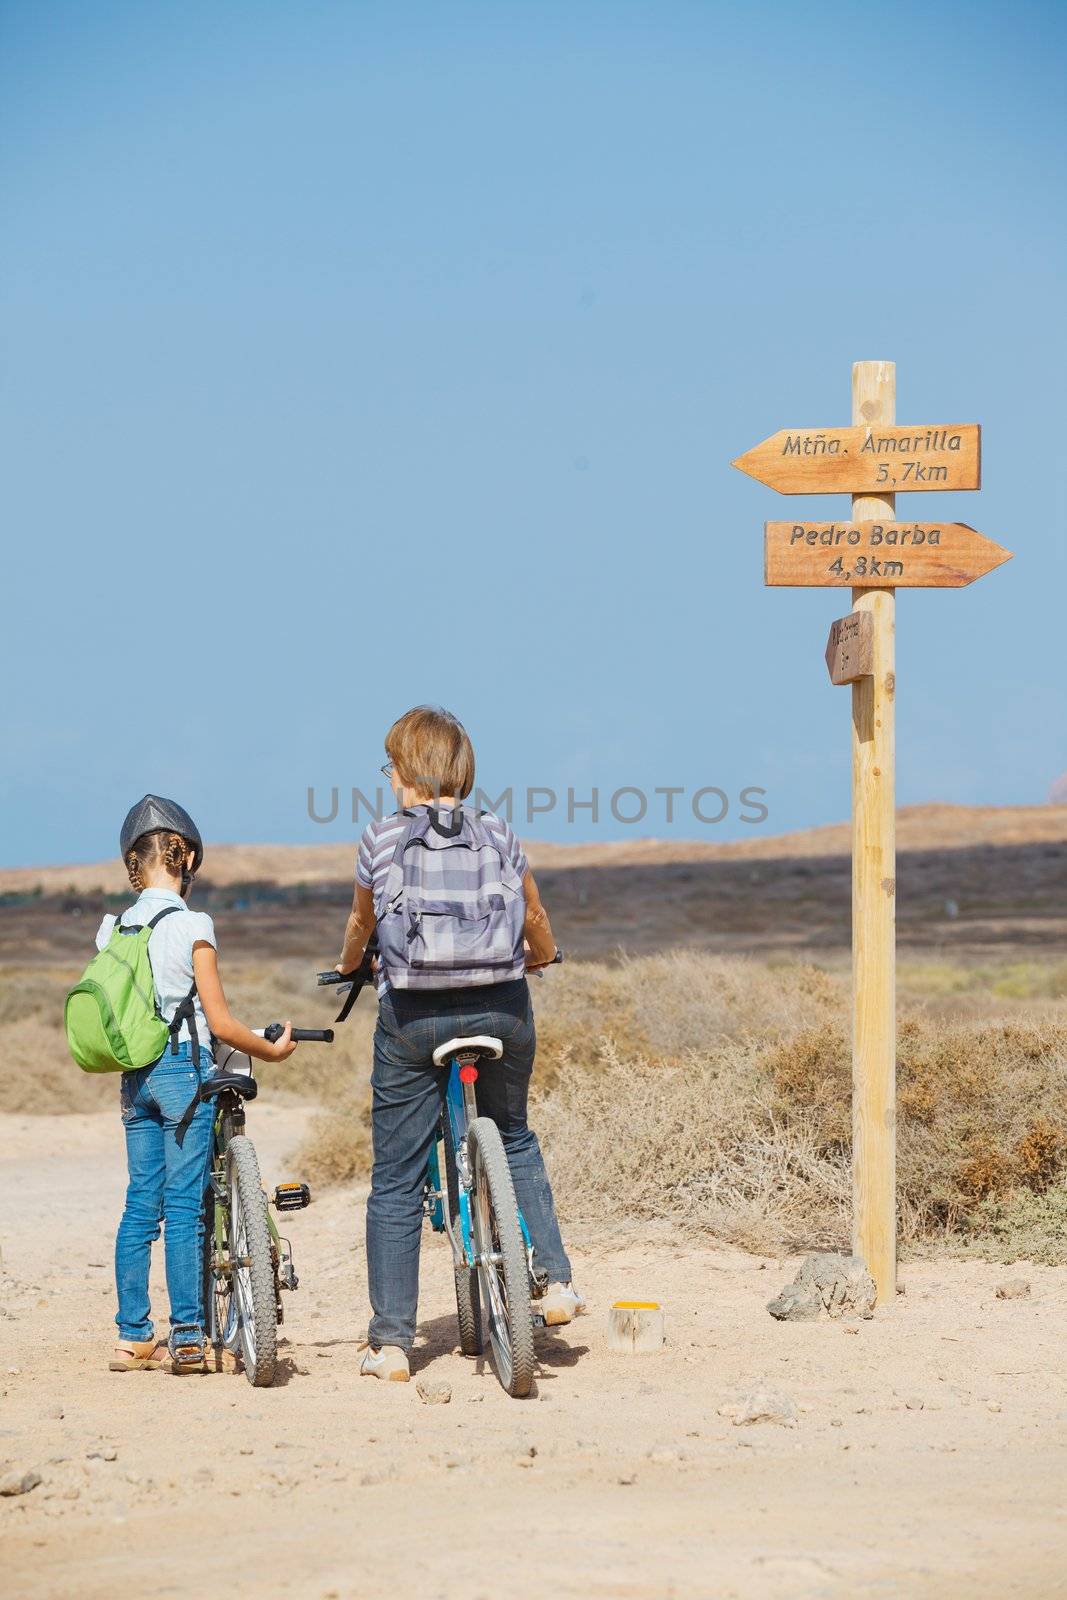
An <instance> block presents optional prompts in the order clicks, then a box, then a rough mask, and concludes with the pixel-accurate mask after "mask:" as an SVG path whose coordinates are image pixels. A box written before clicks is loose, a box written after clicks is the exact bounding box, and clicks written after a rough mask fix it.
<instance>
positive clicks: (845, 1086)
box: [0, 952, 1067, 1260]
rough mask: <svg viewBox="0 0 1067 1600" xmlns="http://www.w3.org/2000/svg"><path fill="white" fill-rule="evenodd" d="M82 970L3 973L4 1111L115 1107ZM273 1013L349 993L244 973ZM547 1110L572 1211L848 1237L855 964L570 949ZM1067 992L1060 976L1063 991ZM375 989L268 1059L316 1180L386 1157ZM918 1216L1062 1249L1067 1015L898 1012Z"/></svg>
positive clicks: (614, 1223) (740, 1236) (905, 1130)
mask: <svg viewBox="0 0 1067 1600" xmlns="http://www.w3.org/2000/svg"><path fill="white" fill-rule="evenodd" d="M73 976H74V975H73V974H68V973H65V972H59V971H58V970H55V971H53V970H51V969H48V970H41V971H36V970H31V971H29V972H24V973H13V972H12V971H10V970H8V971H7V972H5V974H4V976H3V978H2V980H0V1020H3V1021H4V1030H5V1031H4V1046H5V1047H4V1050H3V1052H2V1054H0V1109H2V1110H8V1111H20V1112H47V1113H54V1112H56V1111H75V1110H88V1109H93V1108H94V1107H99V1108H104V1109H106V1108H109V1107H111V1106H112V1105H114V1103H115V1100H116V1098H117V1089H116V1086H115V1082H114V1080H113V1079H112V1078H110V1077H103V1078H94V1077H90V1076H87V1075H86V1074H83V1073H81V1072H79V1071H78V1070H77V1068H76V1067H75V1066H74V1065H73V1063H72V1062H71V1061H70V1059H69V1056H68V1055H67V1051H66V1044H65V1040H64V1038H63V1034H62V1029H61V1018H62V1001H63V995H64V992H65V990H66V988H67V986H68V984H69V982H70V981H71V979H72V977H73ZM226 981H227V989H228V993H229V996H230V1001H231V1004H232V1006H233V1009H234V1011H235V1012H236V1013H237V1014H238V1015H240V1016H242V1017H244V1018H246V1019H247V1020H249V1021H251V1022H254V1023H257V1024H258V1023H262V1022H266V1021H268V1020H271V1019H272V1018H282V1017H285V1016H290V1015H291V1016H293V1018H294V1019H295V1020H296V1021H298V1022H301V1023H304V1024H305V1025H312V1026H314V1025H321V1024H323V1023H325V1022H327V1021H328V1020H329V1019H330V1017H331V1016H332V1012H333V1007H334V1005H335V1004H336V1000H335V997H332V996H330V995H329V994H328V993H326V992H322V991H315V990H313V989H312V988H311V987H310V986H309V982H308V977H307V973H306V972H305V970H304V966H303V964H302V963H300V964H297V963H292V962H290V963H285V962H282V963H277V962H273V963H271V964H270V965H269V966H268V965H263V966H257V965H251V964H248V965H238V966H236V967H235V968H231V969H229V970H228V971H227V975H226ZM533 987H534V994H535V1007H536V1011H537V1020H538V1036H539V1048H538V1064H537V1071H536V1074H535V1079H534V1094H533V1100H532V1112H531V1119H532V1121H533V1123H534V1126H535V1127H536V1128H537V1129H538V1131H539V1133H540V1135H541V1138H542V1142H543V1144H544V1147H545V1151H546V1155H547V1157H548V1160H549V1165H550V1169H551V1172H552V1177H553V1184H554V1187H555V1190H556V1195H557V1201H558V1203H559V1207H560V1211H561V1214H562V1216H563V1217H564V1219H565V1221H566V1223H567V1225H568V1227H569V1228H570V1229H571V1230H572V1231H574V1230H576V1229H577V1230H580V1229H582V1228H584V1227H587V1226H588V1227H590V1228H595V1229H596V1230H597V1232H598V1233H599V1232H602V1231H603V1230H604V1229H606V1228H614V1229H625V1228H630V1227H632V1226H633V1224H634V1223H635V1222H640V1223H641V1225H642V1226H648V1225H655V1224H659V1225H662V1226H664V1227H669V1228H671V1229H673V1230H674V1231H675V1232H678V1231H681V1232H686V1231H688V1232H694V1231H698V1232H711V1233H714V1234H717V1235H718V1236H719V1237H722V1238H725V1239H730V1240H733V1241H735V1242H737V1243H738V1244H742V1245H745V1246H749V1247H751V1248H755V1249H760V1250H764V1251H770V1250H777V1249H782V1248H798V1247H808V1246H816V1245H824V1246H829V1247H833V1248H837V1247H842V1246H845V1245H847V1243H848V1235H849V1216H850V1205H851V1178H850V1164H851V1134H852V1130H851V1052H850V1048H849V1042H848V1017H847V1010H848V1008H847V988H846V983H845V979H844V977H843V976H831V975H829V974H827V973H826V972H824V971H822V970H820V969H818V968H816V967H813V966H805V965H803V964H800V963H795V964H794V963H786V964H782V965H778V966H770V965H768V964H764V963H759V962H755V961H746V960H729V959H726V958H719V957H713V956H705V955H700V954H694V953H686V952H679V953H676V954H671V955H664V956H657V957H652V958H648V959H634V960H624V961H622V962H620V963H618V964H616V965H611V966H609V965H606V964H600V963H588V964H585V963H574V964H573V965H567V966H565V967H563V968H562V969H560V970H559V971H558V972H554V973H552V974H551V975H550V976H549V977H548V978H547V979H546V980H545V981H544V982H543V983H537V984H535V985H534V986H533ZM1051 987H1055V985H1054V984H1050V988H1051ZM374 1017H375V1007H374V1003H373V1000H372V998H371V997H370V996H368V997H367V998H366V999H365V1000H362V1001H361V1002H360V1004H359V1005H358V1006H357V1007H356V1009H355V1012H354V1013H353V1016H352V1018H351V1019H350V1020H349V1022H348V1023H346V1024H345V1026H344V1028H343V1029H340V1030H338V1036H337V1042H336V1043H335V1044H334V1045H332V1046H323V1047H317V1046H306V1047H304V1048H301V1049H299V1050H298V1051H297V1052H296V1054H295V1055H294V1056H293V1057H292V1058H291V1060H290V1061H288V1062H286V1063H283V1064H281V1065H280V1066H278V1067H260V1068H258V1069H257V1071H258V1075H259V1077H260V1081H261V1083H262V1085H263V1089H264V1091H265V1092H266V1093H269V1094H271V1095H277V1094H289V1095H294V1096H297V1097H299V1098H301V1099H304V1100H307V1099H312V1100H316V1101H318V1102H319V1103H320V1104H321V1105H322V1107H323V1110H322V1113H321V1114H320V1115H319V1116H318V1117H317V1118H316V1119H315V1120H314V1122H313V1123H312V1126H311V1129H310V1133H309V1136H308V1138H307V1140H306V1142H305V1147H304V1150H303V1152H302V1154H301V1159H302V1162H303V1163H304V1170H305V1171H306V1172H307V1174H308V1176H309V1177H310V1178H312V1179H313V1180H314V1181H315V1182H316V1183H319V1184H322V1183H329V1182H337V1181H345V1180H348V1179H351V1178H364V1177H366V1176H367V1174H368V1172H369V1164H370V1137H369V1115H368V1109H369V1076H370V1059H371V1034H372V1031H373V1026H374ZM897 1108H898V1135H899V1136H898V1193H899V1204H900V1227H901V1235H902V1238H903V1241H904V1243H905V1245H907V1246H908V1247H909V1248H911V1249H913V1250H926V1249H933V1248H938V1249H944V1248H945V1247H946V1246H948V1247H950V1248H952V1249H956V1250H964V1251H968V1250H970V1251H980V1252H982V1253H985V1254H991V1255H995V1256H998V1257H1011V1256H1018V1255H1027V1256H1033V1257H1039V1258H1040V1259H1043V1260H1067V1185H1065V1179H1067V1024H1065V1022H1064V1020H1063V1013H1062V1010H1061V1009H1060V1008H1059V1007H1058V1006H1057V1005H1056V1004H1055V1001H1054V999H1053V1000H1052V1001H1050V1004H1049V1008H1048V1010H1047V1011H1046V1014H1045V1015H1043V1016H1034V1017H1029V1018H1027V1017H1024V1016H1022V1015H1020V1014H1018V1013H1016V1012H1014V1011H1013V1012H1012V1013H1011V1014H1010V1015H1009V1016H1008V1017H1006V1018H999V1019H989V1018H988V1017H981V1018H978V1019H975V1018H973V1017H964V1018H956V1019H955V1020H952V1019H944V1018H941V1017H939V1016H937V1015H934V1014H931V1013H930V1012H929V1011H928V1010H926V1009H925V1008H924V1009H921V1010H918V1011H914V1012H912V1013H910V1014H909V1013H905V1015H904V1016H903V1018H902V1020H901V1024H900V1028H899V1049H898V1073H897Z"/></svg>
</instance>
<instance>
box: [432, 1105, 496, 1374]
mask: <svg viewBox="0 0 1067 1600" xmlns="http://www.w3.org/2000/svg"><path fill="white" fill-rule="evenodd" d="M441 1126H442V1131H443V1136H444V1144H445V1190H446V1193H447V1199H448V1217H449V1221H450V1222H451V1223H452V1226H453V1227H454V1228H455V1230H456V1232H457V1234H458V1233H459V1173H458V1172H457V1170H456V1152H455V1150H454V1149H453V1148H452V1124H451V1123H450V1122H449V1120H448V1116H447V1114H446V1115H445V1117H444V1118H443V1119H442V1124H441ZM452 1271H453V1275H454V1277H455V1280H456V1316H457V1319H458V1321H459V1347H460V1349H461V1350H462V1352H463V1354H464V1355H465V1356H480V1355H482V1353H483V1352H484V1350H485V1343H484V1341H483V1339H482V1298H481V1295H480V1293H479V1291H478V1272H477V1269H476V1268H475V1267H459V1266H457V1265H456V1263H455V1258H453V1262H452Z"/></svg>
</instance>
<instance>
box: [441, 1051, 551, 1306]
mask: <svg viewBox="0 0 1067 1600" xmlns="http://www.w3.org/2000/svg"><path fill="white" fill-rule="evenodd" d="M477 1081H478V1068H477V1067H476V1066H474V1065H473V1064H466V1065H465V1064H464V1063H463V1062H462V1061H461V1060H460V1058H459V1056H453V1058H452V1061H451V1064H450V1066H449V1073H448V1086H447V1088H446V1090H445V1105H444V1111H443V1113H442V1116H443V1117H447V1119H448V1128H449V1133H450V1135H451V1140H452V1148H453V1150H454V1151H455V1152H456V1177H457V1179H458V1180H459V1181H458V1185H457V1187H458V1191H459V1192H458V1197H457V1198H458V1202H459V1207H458V1209H459V1218H458V1220H459V1228H458V1230H457V1228H456V1226H455V1223H454V1222H453V1220H452V1218H451V1216H450V1215H449V1206H448V1193H447V1190H446V1188H445V1185H444V1184H443V1183H442V1181H441V1162H440V1159H439V1157H438V1154H437V1141H435V1142H434V1145H433V1147H432V1149H431V1151H430V1161H429V1166H428V1168H427V1172H426V1213H427V1215H428V1216H429V1219H430V1226H431V1227H432V1228H433V1230H434V1232H435V1233H445V1234H447V1235H448V1242H449V1244H450V1245H451V1246H452V1255H453V1257H454V1259H455V1263H456V1266H457V1267H468V1268H474V1267H476V1266H477V1265H478V1261H477V1256H476V1254H475V1249H474V1232H473V1229H472V1226H471V1201H470V1185H471V1174H470V1164H469V1162H468V1160H467V1128H468V1125H469V1124H470V1123H471V1122H473V1121H474V1118H475V1117H476V1116H477V1115H478V1104H477V1100H476V1098H475V1090H474V1085H475V1084H476V1083H477ZM519 1227H520V1228H521V1229H522V1238H523V1243H524V1244H525V1246H526V1259H527V1262H528V1263H529V1267H530V1279H531V1282H535V1281H536V1278H535V1273H534V1265H533V1242H532V1240H531V1238H530V1230H529V1228H527V1226H526V1218H525V1217H524V1216H523V1214H522V1208H521V1207H520V1208H519Z"/></svg>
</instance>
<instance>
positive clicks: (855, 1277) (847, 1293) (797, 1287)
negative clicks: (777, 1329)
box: [767, 1251, 877, 1322]
mask: <svg viewBox="0 0 1067 1600" xmlns="http://www.w3.org/2000/svg"><path fill="white" fill-rule="evenodd" d="M876 1296H877V1290H876V1289H875V1286H874V1279H873V1278H872V1277H871V1275H870V1273H869V1272H868V1271H867V1267H866V1264H865V1263H864V1261H863V1260H862V1259H861V1257H859V1256H844V1255H835V1254H833V1253H832V1252H830V1251H823V1252H820V1253H819V1254H818V1255H813V1256H808V1257H807V1259H806V1260H805V1261H804V1262H803V1263H802V1265H801V1268H800V1271H799V1272H798V1273H797V1275H796V1277H795V1278H794V1279H793V1281H792V1283H791V1284H788V1285H787V1286H786V1287H785V1288H784V1289H783V1290H782V1292H781V1294H780V1295H778V1297H777V1299H775V1300H772V1301H771V1302H770V1304H769V1305H768V1307H767V1310H768V1311H769V1312H770V1314H771V1316H772V1317H775V1318H777V1320H778V1321H779V1322H814V1321H815V1320H816V1318H818V1317H821V1316H822V1315H823V1314H824V1313H825V1314H826V1315H827V1316H830V1317H840V1316H841V1315H843V1313H845V1312H852V1313H853V1314H854V1315H856V1316H860V1317H870V1316H873V1315H874V1302H875V1298H876Z"/></svg>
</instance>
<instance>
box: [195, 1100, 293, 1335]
mask: <svg viewBox="0 0 1067 1600" xmlns="http://www.w3.org/2000/svg"><path fill="white" fill-rule="evenodd" d="M244 1131H245V1107H244V1101H243V1100H242V1099H241V1097H240V1095H238V1094H234V1093H232V1092H231V1093H228V1094H222V1095H220V1096H219V1098H218V1101H217V1102H216V1111H215V1125H214V1128H213V1131H212V1147H211V1166H210V1167H209V1169H208V1189H209V1190H210V1192H211V1195H212V1198H213V1200H214V1206H213V1208H212V1211H213V1222H214V1228H213V1236H212V1238H211V1239H210V1240H208V1239H205V1241H204V1248H205V1249H206V1250H209V1251H210V1252H211V1254H210V1256H209V1265H210V1268H211V1271H212V1272H213V1273H215V1274H217V1275H219V1276H224V1277H230V1276H231V1275H232V1273H233V1269H234V1267H235V1266H245V1265H247V1262H246V1261H243V1260H237V1259H235V1258H233V1257H232V1256H231V1255H230V1253H229V1246H228V1243H227V1240H228V1237H229V1232H230V1196H229V1191H228V1189H227V1187H226V1181H225V1180H226V1149H227V1146H228V1145H229V1143H230V1140H231V1139H233V1138H235V1137H236V1136H237V1135H238V1134H242V1133H244ZM266 1216H267V1231H268V1233H269V1234H270V1242H271V1258H272V1265H273V1267H274V1274H275V1293H274V1298H275V1303H276V1310H277V1317H278V1323H279V1326H280V1325H281V1323H282V1322H284V1320H285V1309H284V1306H283V1305H282V1299H281V1294H280V1292H279V1291H280V1290H281V1289H282V1288H286V1289H295V1288H296V1286H297V1283H298V1281H299V1280H298V1279H297V1276H296V1272H295V1270H294V1268H293V1253H292V1246H291V1244H290V1243H289V1240H288V1239H286V1238H283V1236H282V1234H281V1233H280V1232H279V1231H278V1225H277V1223H276V1222H275V1220H274V1218H273V1217H272V1216H271V1214H270V1210H269V1209H268V1210H267V1213H266ZM217 1309H218V1308H217V1306H216V1303H215V1299H214V1296H212V1297H211V1304H210V1305H205V1307H204V1319H205V1324H206V1326H205V1332H206V1334H207V1337H208V1339H209V1340H210V1341H211V1342H213V1343H218V1342H220V1339H221V1335H222V1333H223V1330H222V1329H221V1328H219V1327H218V1326H217ZM237 1333H238V1330H237V1326H236V1324H235V1325H234V1327H233V1328H232V1329H231V1330H230V1331H229V1336H228V1337H227V1338H226V1340H225V1343H226V1346H227V1348H228V1349H233V1348H234V1347H235V1346H236V1344H237Z"/></svg>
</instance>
